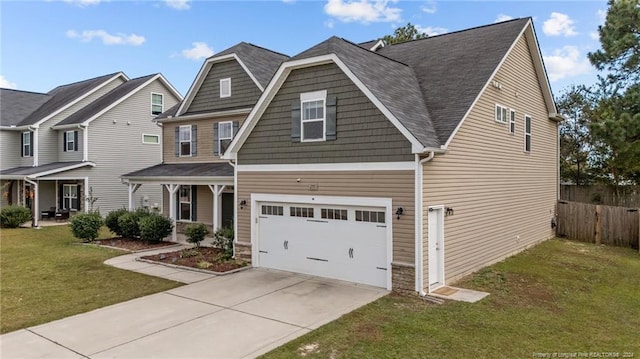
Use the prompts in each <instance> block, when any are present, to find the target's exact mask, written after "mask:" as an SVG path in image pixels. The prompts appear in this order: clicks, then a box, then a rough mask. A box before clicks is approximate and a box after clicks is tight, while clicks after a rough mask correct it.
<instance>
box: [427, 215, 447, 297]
mask: <svg viewBox="0 0 640 359" xmlns="http://www.w3.org/2000/svg"><path fill="white" fill-rule="evenodd" d="M428 225H429V240H428V241H429V244H428V245H429V248H428V249H429V291H430V292H431V291H433V290H434V289H437V288H438V287H441V286H443V285H444V207H429V215H428Z"/></svg>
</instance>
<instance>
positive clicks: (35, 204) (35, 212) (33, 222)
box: [24, 136, 40, 228]
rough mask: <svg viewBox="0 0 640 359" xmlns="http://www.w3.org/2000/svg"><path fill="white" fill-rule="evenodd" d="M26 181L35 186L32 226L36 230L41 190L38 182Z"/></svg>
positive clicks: (25, 179) (26, 179)
mask: <svg viewBox="0 0 640 359" xmlns="http://www.w3.org/2000/svg"><path fill="white" fill-rule="evenodd" d="M34 137H35V136H34ZM34 150H35V148H34ZM24 181H25V182H28V183H30V184H31V185H32V186H33V208H32V211H33V221H32V222H31V226H32V227H35V228H38V227H39V226H38V224H39V223H38V216H39V214H40V208H38V207H39V206H38V201H39V200H40V198H39V197H40V196H39V195H38V191H39V190H40V189H39V188H38V183H37V182H35V181H32V180H30V179H28V178H27V177H25V178H24Z"/></svg>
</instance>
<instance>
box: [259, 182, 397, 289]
mask: <svg viewBox="0 0 640 359" xmlns="http://www.w3.org/2000/svg"><path fill="white" fill-rule="evenodd" d="M260 202H280V203H296V204H313V205H338V206H357V207H382V208H385V224H386V226H387V228H386V231H387V234H386V250H387V253H386V264H387V268H388V270H387V274H386V276H387V290H391V255H392V253H393V219H394V218H393V213H394V212H393V200H392V199H391V198H377V197H344V196H341V197H337V196H300V195H285V194H263V193H252V194H251V262H252V263H254V265H255V266H256V267H259V266H260V262H259V260H260V259H259V258H260V256H259V255H258V248H259V243H258V240H257V238H258V226H257V225H256V224H257V221H258V216H259V215H260V213H259V208H258V203H260Z"/></svg>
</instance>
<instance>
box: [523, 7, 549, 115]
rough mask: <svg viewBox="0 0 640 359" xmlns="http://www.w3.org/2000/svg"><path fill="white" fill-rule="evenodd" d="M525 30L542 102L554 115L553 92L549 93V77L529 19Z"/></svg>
mask: <svg viewBox="0 0 640 359" xmlns="http://www.w3.org/2000/svg"><path fill="white" fill-rule="evenodd" d="M525 29H527V30H529V31H525V33H524V34H525V36H526V38H527V44H528V45H529V52H530V53H531V58H533V66H534V67H535V69H536V76H537V77H538V82H539V83H540V85H541V86H540V87H541V89H542V96H544V102H545V103H546V105H547V111H548V112H549V113H556V112H558V109H557V108H556V102H555V100H554V99H553V92H552V91H551V85H550V84H549V77H548V76H547V70H546V69H545V66H544V60H543V59H542V54H541V53H540V46H539V45H538V37H537V36H536V32H535V29H534V28H533V23H532V22H531V19H529V22H527V25H526V26H525ZM521 35H522V34H521Z"/></svg>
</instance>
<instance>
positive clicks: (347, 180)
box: [236, 171, 415, 263]
mask: <svg viewBox="0 0 640 359" xmlns="http://www.w3.org/2000/svg"><path fill="white" fill-rule="evenodd" d="M297 178H301V179H302V181H301V182H300V183H298V182H296V179H297ZM310 184H317V185H318V190H317V191H309V185H310ZM237 191H238V195H237V196H238V197H237V198H238V202H240V201H242V200H246V201H247V205H246V206H244V208H243V209H240V207H239V205H238V204H236V205H238V207H237V211H238V212H237V213H238V217H237V222H238V235H237V239H238V241H240V242H246V243H250V242H251V219H250V215H251V208H250V207H251V203H250V202H251V194H252V193H266V194H292V195H296V194H298V195H318V196H345V197H377V198H392V201H393V210H394V211H395V210H396V209H397V208H398V207H403V208H404V214H403V215H402V217H401V218H400V220H396V219H395V217H394V220H393V260H394V261H399V262H406V263H414V261H415V258H414V253H415V241H414V238H415V227H414V208H415V207H414V201H415V197H414V172H413V171H334V172H238V188H237ZM354 205H357V200H356V201H354Z"/></svg>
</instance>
